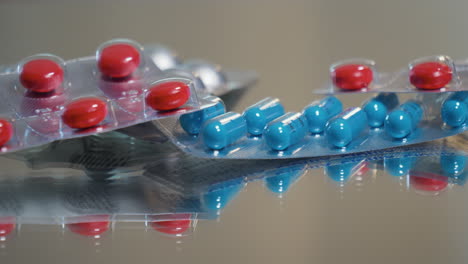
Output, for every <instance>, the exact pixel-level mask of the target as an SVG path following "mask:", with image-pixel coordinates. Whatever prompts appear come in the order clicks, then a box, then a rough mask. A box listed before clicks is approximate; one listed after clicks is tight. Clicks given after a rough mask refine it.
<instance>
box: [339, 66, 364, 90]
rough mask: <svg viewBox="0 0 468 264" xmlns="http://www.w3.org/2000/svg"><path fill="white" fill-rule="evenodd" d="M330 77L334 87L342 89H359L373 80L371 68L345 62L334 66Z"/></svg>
mask: <svg viewBox="0 0 468 264" xmlns="http://www.w3.org/2000/svg"><path fill="white" fill-rule="evenodd" d="M331 77H332V80H333V83H334V84H335V86H336V87H338V88H340V89H343V90H360V89H363V88H366V87H368V86H369V84H370V83H371V82H372V80H373V73H372V69H371V68H370V67H368V66H366V65H360V64H346V65H341V66H338V67H336V68H335V69H334V70H333V71H332V73H331Z"/></svg>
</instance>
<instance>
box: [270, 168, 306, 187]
mask: <svg viewBox="0 0 468 264" xmlns="http://www.w3.org/2000/svg"><path fill="white" fill-rule="evenodd" d="M303 172H304V167H303V166H301V167H300V168H297V167H296V168H284V169H279V170H277V171H275V175H274V176H269V177H267V178H265V185H266V187H267V188H268V189H269V190H270V191H271V192H273V193H278V194H282V193H285V192H287V191H288V189H289V187H290V186H291V184H293V183H294V182H295V181H296V180H297V179H299V177H300V176H301V175H302V173H303Z"/></svg>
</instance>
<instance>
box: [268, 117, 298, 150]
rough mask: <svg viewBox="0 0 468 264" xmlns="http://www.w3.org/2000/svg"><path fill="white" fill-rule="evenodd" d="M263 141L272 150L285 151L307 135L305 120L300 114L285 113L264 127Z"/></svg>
mask: <svg viewBox="0 0 468 264" xmlns="http://www.w3.org/2000/svg"><path fill="white" fill-rule="evenodd" d="M263 134H264V137H265V141H266V143H267V145H268V146H270V148H272V149H274V150H285V149H287V148H288V147H289V146H291V145H294V144H296V143H298V142H299V141H300V140H301V139H303V138H304V137H305V135H306V134H307V119H306V118H305V117H304V115H302V114H301V113H286V114H284V115H283V116H281V117H278V118H277V119H275V120H273V121H271V122H270V123H268V125H267V126H266V127H265V131H264V133H263Z"/></svg>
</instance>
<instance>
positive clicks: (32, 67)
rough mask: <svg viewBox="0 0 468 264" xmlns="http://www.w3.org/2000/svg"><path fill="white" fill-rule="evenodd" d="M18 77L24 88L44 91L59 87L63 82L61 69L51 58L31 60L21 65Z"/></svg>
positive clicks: (39, 91)
mask: <svg viewBox="0 0 468 264" xmlns="http://www.w3.org/2000/svg"><path fill="white" fill-rule="evenodd" d="M19 79H20V82H21V84H22V85H23V86H24V88H26V89H28V90H31V91H34V92H38V93H46V92H50V91H52V90H54V89H57V88H59V87H60V85H61V84H62V82H63V69H62V67H61V66H60V65H59V64H58V63H56V62H55V61H52V60H48V59H36V60H31V61H28V62H26V63H25V64H24V65H23V67H22V69H21V73H20V76H19Z"/></svg>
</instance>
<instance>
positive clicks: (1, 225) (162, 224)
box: [0, 214, 192, 237]
mask: <svg viewBox="0 0 468 264" xmlns="http://www.w3.org/2000/svg"><path fill="white" fill-rule="evenodd" d="M174 217H176V218H181V219H178V220H155V221H150V222H149V225H150V226H151V227H152V228H153V229H155V230H156V231H159V232H161V233H164V234H167V235H181V234H184V233H185V232H187V230H189V228H190V226H191V224H192V220H191V215H190V214H176V215H174ZM88 218H90V220H89V221H82V222H78V223H72V224H66V227H67V228H68V229H69V230H70V231H72V232H73V233H75V234H79V235H82V236H97V235H101V234H103V233H104V232H106V231H107V230H109V228H110V221H111V220H110V216H109V215H95V216H89V217H88ZM96 218H97V220H96ZM15 226H16V223H15V217H0V237H6V236H8V235H9V234H11V233H12V232H13V230H14V229H15Z"/></svg>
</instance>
